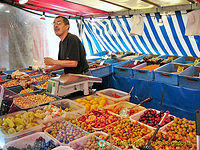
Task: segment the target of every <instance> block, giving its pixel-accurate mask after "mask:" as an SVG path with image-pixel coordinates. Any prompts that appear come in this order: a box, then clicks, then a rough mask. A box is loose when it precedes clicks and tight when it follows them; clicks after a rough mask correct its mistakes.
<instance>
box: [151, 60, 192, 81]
mask: <svg viewBox="0 0 200 150" xmlns="http://www.w3.org/2000/svg"><path fill="white" fill-rule="evenodd" d="M179 66H181V67H184V70H185V69H186V68H188V67H189V66H188V65H181V64H174V63H169V64H166V65H163V66H162V67H159V68H157V69H155V81H158V82H161V83H167V84H171V85H178V84H179V77H178V75H179V74H180V73H179V74H172V72H176V71H177V69H178V67H179Z"/></svg>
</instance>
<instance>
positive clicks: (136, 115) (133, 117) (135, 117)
mask: <svg viewBox="0 0 200 150" xmlns="http://www.w3.org/2000/svg"><path fill="white" fill-rule="evenodd" d="M146 110H149V109H146ZM146 110H143V111H140V112H138V113H136V114H134V115H132V116H130V120H131V121H137V122H139V123H140V124H143V125H145V126H147V127H150V128H152V129H156V128H155V127H152V126H150V125H147V124H145V123H142V122H140V121H139V119H140V116H141V115H143V114H144V112H145V111H146ZM151 110H156V109H151ZM156 112H157V114H158V113H160V111H159V110H156ZM168 116H172V115H168ZM169 123H170V122H169ZM169 123H167V124H165V125H164V126H162V127H161V128H160V129H163V128H165V126H167V125H168V124H169Z"/></svg>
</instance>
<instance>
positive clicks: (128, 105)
mask: <svg viewBox="0 0 200 150" xmlns="http://www.w3.org/2000/svg"><path fill="white" fill-rule="evenodd" d="M133 106H135V104H133V103H130V102H126V101H122V102H119V103H116V104H113V105H108V106H106V107H105V109H107V110H109V111H111V112H113V113H116V114H118V115H120V111H121V110H122V109H125V108H131V107H133ZM144 109H146V108H144V107H141V106H138V107H136V108H133V109H131V110H129V111H128V115H129V116H131V115H133V114H135V113H138V112H140V111H142V110H144Z"/></svg>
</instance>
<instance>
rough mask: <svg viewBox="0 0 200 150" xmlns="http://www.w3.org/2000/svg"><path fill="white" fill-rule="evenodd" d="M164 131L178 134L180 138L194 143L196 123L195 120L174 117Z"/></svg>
mask: <svg viewBox="0 0 200 150" xmlns="http://www.w3.org/2000/svg"><path fill="white" fill-rule="evenodd" d="M163 131H164V132H166V133H168V134H172V135H175V136H176V135H179V136H182V138H184V139H186V140H189V141H191V142H192V143H196V123H195V121H189V120H187V119H185V118H183V119H181V118H177V117H175V118H174V121H173V122H172V123H170V124H169V125H167V127H166V128H165V129H163Z"/></svg>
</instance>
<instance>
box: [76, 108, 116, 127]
mask: <svg viewBox="0 0 200 150" xmlns="http://www.w3.org/2000/svg"><path fill="white" fill-rule="evenodd" d="M118 119H120V117H118V116H116V115H112V114H110V113H109V112H108V111H107V110H98V111H95V110H92V111H90V112H89V113H88V114H86V115H83V116H81V117H79V118H78V121H82V122H85V123H86V124H90V125H91V126H92V127H94V128H103V127H105V126H107V125H109V124H111V123H113V122H115V121H117V120H118Z"/></svg>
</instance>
